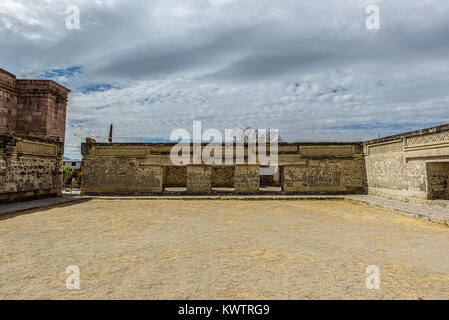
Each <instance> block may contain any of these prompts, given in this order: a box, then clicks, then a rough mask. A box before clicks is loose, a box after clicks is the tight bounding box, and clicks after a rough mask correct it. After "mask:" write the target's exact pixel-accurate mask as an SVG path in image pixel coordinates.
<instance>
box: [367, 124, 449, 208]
mask: <svg viewBox="0 0 449 320" xmlns="http://www.w3.org/2000/svg"><path fill="white" fill-rule="evenodd" d="M364 153H365V163H366V174H367V184H368V193H369V194H372V195H378V196H384V197H389V198H395V199H401V200H413V199H435V198H440V199H444V198H445V199H447V198H448V197H447V193H446V191H445V190H442V188H443V186H444V184H445V181H447V180H445V176H446V175H447V173H444V170H445V168H447V165H446V163H448V162H449V125H445V126H438V127H433V128H428V129H423V130H418V131H413V132H408V133H404V134H400V135H395V136H391V137H385V138H381V139H375V140H371V141H367V142H365V143H364ZM438 163H440V164H438ZM446 183H447V182H446ZM443 189H444V188H443ZM437 190H438V191H437Z"/></svg>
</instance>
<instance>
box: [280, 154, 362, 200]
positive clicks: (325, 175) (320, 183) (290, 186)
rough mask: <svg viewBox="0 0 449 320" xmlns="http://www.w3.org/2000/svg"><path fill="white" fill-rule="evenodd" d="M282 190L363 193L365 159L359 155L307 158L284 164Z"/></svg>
mask: <svg viewBox="0 0 449 320" xmlns="http://www.w3.org/2000/svg"><path fill="white" fill-rule="evenodd" d="M283 171H284V173H283V174H284V190H285V191H289V192H299V193H303V194H328V193H364V192H365V189H366V187H365V184H366V182H365V163H364V160H363V158H359V159H352V158H349V159H308V160H305V161H304V163H303V164H301V165H287V166H284V167H283Z"/></svg>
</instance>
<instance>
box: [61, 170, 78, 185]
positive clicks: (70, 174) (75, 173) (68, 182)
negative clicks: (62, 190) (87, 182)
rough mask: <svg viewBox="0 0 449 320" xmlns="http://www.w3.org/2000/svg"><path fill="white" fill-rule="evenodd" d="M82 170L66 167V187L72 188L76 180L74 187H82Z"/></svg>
mask: <svg viewBox="0 0 449 320" xmlns="http://www.w3.org/2000/svg"><path fill="white" fill-rule="evenodd" d="M81 177H82V173H81V170H75V169H71V168H70V167H65V168H64V170H63V179H64V180H63V181H64V185H65V186H71V185H72V180H73V178H75V183H74V186H76V187H81Z"/></svg>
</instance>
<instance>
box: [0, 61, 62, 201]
mask: <svg viewBox="0 0 449 320" xmlns="http://www.w3.org/2000/svg"><path fill="white" fill-rule="evenodd" d="M69 92H70V90H69V89H67V88H65V87H63V86H61V85H59V84H57V83H56V82H53V81H50V80H20V79H16V76H15V75H13V74H11V73H9V72H7V71H5V70H3V69H0V202H10V201H17V200H23V199H30V198H37V197H45V196H55V195H61V192H62V162H63V155H64V138H65V126H66V108H67V95H68V93H69Z"/></svg>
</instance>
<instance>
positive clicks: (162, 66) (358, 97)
mask: <svg viewBox="0 0 449 320" xmlns="http://www.w3.org/2000/svg"><path fill="white" fill-rule="evenodd" d="M69 5H76V6H78V7H79V10H80V28H79V29H68V28H67V27H66V19H67V17H68V16H69V15H70V13H67V12H66V9H67V7H68V6H69ZM369 5H376V6H377V7H378V8H379V10H380V29H379V30H369V29H367V27H366V19H367V17H368V16H369V15H370V14H367V13H366V8H367V6H369ZM448 17H449V1H447V0H421V1H410V0H385V1H375V0H371V1H364V0H340V1H335V0H314V1H312V0H310V1H305V0H280V1H273V0H191V1H189V0H184V1H175V0H160V1H159V0H96V1H94V0H68V1H66V0H1V1H0V43H1V47H0V67H1V68H4V69H6V70H8V71H10V72H12V73H15V74H17V76H18V77H23V78H45V79H52V80H55V81H57V82H60V83H62V84H63V85H65V86H67V87H68V88H70V89H71V90H72V93H71V94H70V98H69V106H68V114H67V117H68V123H69V124H70V125H72V124H73V125H74V126H79V125H82V126H83V128H88V129H86V131H90V132H93V130H96V131H98V132H99V134H100V135H105V134H106V133H107V127H108V124H109V123H113V124H114V136H115V137H116V139H117V140H121V141H154V140H167V139H169V138H170V133H171V131H172V130H173V129H176V128H186V129H188V130H189V131H190V132H191V131H192V121H193V120H200V121H202V126H203V129H208V128H217V129H219V130H224V129H225V128H244V127H248V126H251V127H253V128H277V129H279V133H280V135H281V136H282V137H283V138H284V139H285V140H287V141H335V140H343V141H351V140H352V141H359V140H363V139H370V138H375V137H377V136H378V135H379V134H380V135H381V136H386V135H390V134H394V133H399V132H402V131H405V130H414V129H419V128H423V127H427V126H432V125H437V124H442V123H449V18H448ZM75 133H78V134H79V132H78V130H74V129H73V128H71V127H68V130H67V135H66V155H67V156H69V157H72V158H73V157H79V155H78V154H79V151H78V146H79V143H80V142H81V138H80V137H77V136H75V135H74V134H75ZM83 134H85V133H84V132H83Z"/></svg>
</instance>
